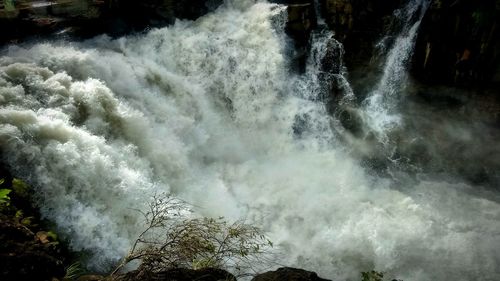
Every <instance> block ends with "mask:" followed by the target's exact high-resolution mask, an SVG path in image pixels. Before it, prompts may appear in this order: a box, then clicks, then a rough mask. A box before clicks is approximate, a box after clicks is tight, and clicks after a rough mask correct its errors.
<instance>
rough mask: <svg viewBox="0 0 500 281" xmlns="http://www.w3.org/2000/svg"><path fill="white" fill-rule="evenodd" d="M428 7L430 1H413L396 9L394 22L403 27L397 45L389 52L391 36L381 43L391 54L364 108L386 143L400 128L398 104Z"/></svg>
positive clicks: (367, 117)
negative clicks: (393, 131)
mask: <svg viewBox="0 0 500 281" xmlns="http://www.w3.org/2000/svg"><path fill="white" fill-rule="evenodd" d="M428 5H429V1H428V0H410V1H408V3H407V4H406V5H405V6H404V7H403V8H402V9H399V10H396V11H395V12H394V20H395V22H396V23H397V25H398V26H400V28H399V30H398V31H397V35H396V38H395V40H394V43H393V44H392V47H389V49H388V50H387V48H388V46H386V44H387V37H386V38H384V39H383V40H382V41H381V42H380V44H379V48H381V49H382V53H385V52H386V53H387V55H386V61H385V64H384V68H383V74H382V77H381V78H380V80H379V82H378V83H377V85H376V87H375V89H373V91H372V92H371V93H370V94H369V95H368V97H367V98H366V100H365V101H364V103H363V105H364V113H365V119H366V122H367V124H368V126H369V127H370V128H371V129H372V130H373V131H374V132H375V133H376V134H377V136H378V138H379V139H380V140H381V141H382V142H384V143H386V142H387V140H388V137H387V135H386V133H387V132H389V131H391V130H392V129H394V128H397V127H398V126H400V122H401V118H400V116H399V114H398V112H397V105H398V102H399V101H400V100H401V95H402V91H403V90H404V86H405V84H406V79H407V66H408V64H409V60H410V59H411V56H412V54H413V48H414V47H415V40H416V38H417V34H418V28H419V27H420V23H421V21H422V18H423V16H424V14H425V11H426V10H427V7H428ZM384 51H385V52H384Z"/></svg>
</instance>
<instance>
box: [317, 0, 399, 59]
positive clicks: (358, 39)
mask: <svg viewBox="0 0 500 281" xmlns="http://www.w3.org/2000/svg"><path fill="white" fill-rule="evenodd" d="M401 2H402V1H401V0H320V6H321V11H322V16H323V18H324V19H325V21H326V23H327V25H328V27H329V28H330V29H331V30H333V31H334V32H335V37H336V38H337V40H339V41H340V42H342V43H343V44H344V47H345V50H346V57H345V60H346V64H347V66H348V68H351V67H352V66H354V65H359V64H365V63H366V62H368V61H369V60H370V57H371V56H372V51H373V46H374V45H375V43H376V41H377V40H380V37H381V35H382V34H383V33H384V29H385V27H386V26H387V25H389V23H390V20H391V15H392V12H393V11H394V9H396V8H397V7H399V5H400V4H401Z"/></svg>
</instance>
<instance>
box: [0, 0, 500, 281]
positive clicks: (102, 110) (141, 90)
mask: <svg viewBox="0 0 500 281" xmlns="http://www.w3.org/2000/svg"><path fill="white" fill-rule="evenodd" d="M411 2H412V3H413V2H415V1H413V0H412V1H411ZM420 2H422V1H420ZM417 10H418V11H417ZM415 12H416V13H418V12H421V13H423V11H421V9H416V10H415ZM409 16H411V17H413V14H411V15H409ZM285 20H286V8H284V7H283V6H280V5H275V4H269V3H266V2H261V1H245V0H233V1H226V3H225V4H224V5H223V6H222V7H220V8H219V9H217V10H216V11H214V12H213V13H210V14H208V15H206V16H204V17H202V18H200V19H198V20H196V21H180V20H179V21H177V22H176V23H175V25H173V26H170V27H165V28H161V29H154V30H150V31H149V32H147V33H145V34H138V35H130V36H126V37H123V38H119V39H110V38H108V37H106V36H100V37H97V38H94V39H91V40H88V41H85V42H69V41H48V42H38V43H32V44H25V45H21V46H8V47H6V48H5V49H3V50H2V51H1V53H0V54H1V57H0V106H1V108H0V147H1V157H2V158H1V160H2V161H3V162H4V163H7V164H8V165H9V167H10V168H11V169H12V170H13V172H14V173H15V174H16V175H18V176H19V177H21V178H23V179H25V180H27V181H28V182H29V183H31V184H32V185H33V186H35V187H36V194H37V200H38V204H39V206H40V207H41V212H42V214H43V215H44V216H45V217H46V218H48V219H50V220H52V221H53V222H54V223H55V224H56V225H57V227H58V230H59V232H61V233H62V234H64V236H65V237H66V238H67V239H68V240H69V241H70V246H71V247H72V249H74V250H81V251H85V252H88V253H89V254H90V256H91V258H90V259H89V266H91V267H93V268H97V269H105V268H106V266H108V265H109V264H110V263H113V262H116V261H117V260H118V259H120V258H121V257H122V256H123V255H124V254H125V253H126V252H127V251H128V250H129V247H130V245H131V243H132V241H133V240H134V238H135V237H136V235H137V234H138V232H140V230H141V223H142V220H141V218H142V217H141V215H140V213H138V212H136V211H134V210H133V209H142V208H144V207H145V205H146V204H147V202H148V201H149V200H150V198H151V195H152V194H154V193H155V192H158V191H162V192H170V193H171V194H173V195H174V196H176V197H178V198H182V199H184V200H186V201H188V202H190V203H192V204H193V205H194V206H197V208H196V212H197V214H199V215H203V216H224V217H226V218H228V219H229V220H235V219H241V218H244V219H246V220H247V221H248V222H251V223H253V224H255V225H258V226H260V227H262V228H263V229H264V231H265V232H266V234H267V235H268V236H269V237H270V239H271V240H272V241H273V242H274V244H275V245H276V247H275V250H276V251H277V252H279V257H280V259H279V260H278V263H279V264H283V265H289V266H296V267H303V268H306V269H308V270H314V271H317V272H318V274H319V275H320V276H323V277H325V278H329V279H334V280H358V279H359V272H360V271H367V270H372V269H376V270H380V271H385V272H388V275H389V277H395V278H396V277H397V278H400V279H403V280H499V279H500V267H499V264H500V248H499V247H498V245H500V203H499V202H500V198H499V196H498V194H496V193H495V192H493V191H487V190H485V191H481V190H479V189H477V188H476V187H474V186H471V185H469V184H467V183H465V182H463V181H461V180H458V179H451V180H450V179H446V178H444V179H440V180H438V179H432V178H428V177H419V176H418V175H417V176H416V177H414V178H412V179H409V178H410V177H409V176H407V175H406V172H405V171H404V170H401V171H400V173H398V174H395V175H393V177H383V176H379V175H378V174H376V173H375V174H374V173H371V172H370V171H369V170H367V168H366V167H365V166H364V165H363V164H362V161H361V160H360V159H359V158H358V157H356V154H353V153H351V152H352V147H351V146H352V145H354V143H351V141H352V142H354V140H351V141H350V140H349V139H346V138H344V137H341V136H342V131H341V130H340V129H339V126H340V125H339V122H338V120H336V117H334V115H332V114H329V113H328V110H327V107H326V105H325V104H324V103H323V102H322V99H321V98H318V97H319V96H321V91H322V90H321V83H322V82H321V81H322V80H321V79H319V78H318V73H319V72H320V71H319V70H318V66H317V64H318V63H317V60H315V59H314V58H310V60H309V65H308V68H307V70H306V73H305V74H294V73H292V72H291V71H290V60H291V59H290V57H289V53H290V52H289V49H288V48H290V41H289V39H288V38H287V37H286V35H285V34H284V31H283V30H284V25H285ZM409 26H410V27H409V28H406V29H405V28H403V29H405V30H403V33H405V34H406V35H402V36H403V37H402V38H401V39H398V40H397V42H396V48H398V47H400V46H401V45H398V44H403V45H404V48H406V49H404V51H403V53H401V52H400V50H402V48H400V49H398V50H394V48H392V49H391V50H388V65H387V71H386V73H384V77H385V78H382V80H381V82H380V83H379V86H378V87H377V88H376V89H374V94H373V95H371V96H370V97H371V100H377V102H378V101H383V103H385V101H386V98H382V97H380V95H382V94H381V93H385V94H389V95H393V94H395V93H396V90H394V89H387V87H388V86H387V85H386V84H387V83H386V82H384V79H385V81H389V80H393V79H395V78H394V75H395V74H397V75H399V74H401V75H404V73H403V72H404V68H405V67H404V66H405V64H406V62H407V60H408V56H410V55H411V48H412V44H411V41H412V40H413V38H414V36H415V33H416V32H417V29H418V25H417V24H416V23H415V22H413V21H412V22H411V23H409ZM325 36H331V34H326V35H325V34H319V35H317V36H316V37H313V38H316V39H317V40H316V39H314V40H315V41H314V42H312V45H313V49H314V50H318V49H319V50H321V47H322V45H321V44H322V43H321V42H324V40H323V41H322V40H320V39H321V38H325ZM400 41H401V42H400ZM336 79H339V80H341V81H344V83H345V84H348V82H347V80H345V78H344V77H337V78H336ZM397 79H399V78H397ZM403 80H404V79H402V80H398V81H397V83H396V84H398V85H399V84H400V83H404V81H403ZM391 85H392V84H391ZM398 85H396V86H395V87H398V90H397V91H399V90H400V89H401V86H400V85H399V86H398ZM345 88H346V92H347V93H348V94H347V99H349V97H350V95H353V93H352V90H351V93H349V89H350V88H349V87H348V85H347V86H346V87H345ZM403 88H404V87H403ZM377 96H379V97H380V98H376V97H377ZM375 104H376V103H374V102H365V103H363V106H361V107H360V110H362V111H364V112H366V114H367V116H369V117H370V118H368V119H367V120H369V121H367V123H368V127H369V128H371V129H373V130H378V129H379V128H382V129H380V130H379V131H377V132H383V133H384V134H385V133H386V131H385V130H388V128H389V129H390V128H391V126H392V125H391V126H387V125H386V123H385V121H384V120H378V119H377V118H379V116H381V115H384V116H386V115H392V114H396V115H397V114H399V113H398V112H395V111H396V110H397V108H398V107H394V106H392V105H390V106H389V107H385V106H382V107H379V106H378V103H377V106H375ZM388 108H389V109H388ZM398 121H401V120H399V119H398ZM370 122H371V123H370ZM373 124H375V125H373ZM377 124H381V125H377ZM391 124H393V125H394V126H398V123H395V124H394V123H392V122H391ZM387 136H389V137H390V134H387ZM365 145H366V144H365ZM356 146H358V149H365V148H366V149H369V148H367V147H362V146H361V145H360V144H359V143H357V144H356Z"/></svg>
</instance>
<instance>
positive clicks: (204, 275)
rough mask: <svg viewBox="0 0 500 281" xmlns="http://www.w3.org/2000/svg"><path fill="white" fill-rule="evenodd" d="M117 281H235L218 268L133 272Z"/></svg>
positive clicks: (234, 278) (229, 274) (227, 273)
mask: <svg viewBox="0 0 500 281" xmlns="http://www.w3.org/2000/svg"><path fill="white" fill-rule="evenodd" d="M116 280H117V281H148V280H155V281H160V280H161V281H192V280H197V281H219V280H224V281H236V277H234V275H232V274H231V273H229V272H227V271H225V270H222V269H218V268H203V269H198V270H195V269H187V268H172V269H167V270H165V271H162V272H158V273H152V272H147V271H140V270H137V271H133V272H129V273H127V274H125V275H123V276H120V277H118V278H117V279H116Z"/></svg>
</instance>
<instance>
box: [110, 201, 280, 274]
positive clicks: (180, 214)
mask: <svg viewBox="0 0 500 281" xmlns="http://www.w3.org/2000/svg"><path fill="white" fill-rule="evenodd" d="M141 213H142V212H141ZM190 214H191V211H190V209H189V205H188V204H186V203H185V202H182V201H179V200H177V199H173V198H170V197H168V196H167V195H165V194H162V195H156V196H154V198H153V200H152V202H151V203H150V204H149V210H148V212H147V213H143V215H144V218H145V220H146V223H147V227H146V229H145V230H144V231H143V232H142V233H141V234H140V235H139V237H138V239H137V240H136V241H135V243H134V245H133V247H132V249H131V250H130V252H129V254H128V255H127V256H126V257H125V258H124V259H123V261H122V262H121V263H120V265H119V266H118V267H117V268H116V269H115V270H114V271H113V273H112V274H115V273H117V272H118V271H120V269H122V268H123V267H124V266H125V265H126V264H128V263H130V262H131V261H137V260H139V261H140V262H141V265H140V267H139V271H144V272H149V273H155V272H159V271H161V270H165V269H167V268H177V267H182V268H192V269H201V268H207V267H214V268H221V269H226V270H230V271H232V272H234V273H239V274H241V273H248V272H250V271H253V269H254V268H256V266H257V265H259V264H261V263H262V262H263V260H264V259H265V256H266V255H265V254H266V253H268V251H269V249H270V247H272V243H271V242H270V241H269V240H268V239H267V238H266V237H265V236H264V235H262V234H261V231H260V229H258V228H257V227H254V226H251V225H248V224H245V223H244V222H243V221H237V222H235V223H231V224H230V223H227V222H226V221H225V220H224V219H223V218H222V217H221V218H217V219H213V218H189V215H190Z"/></svg>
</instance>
